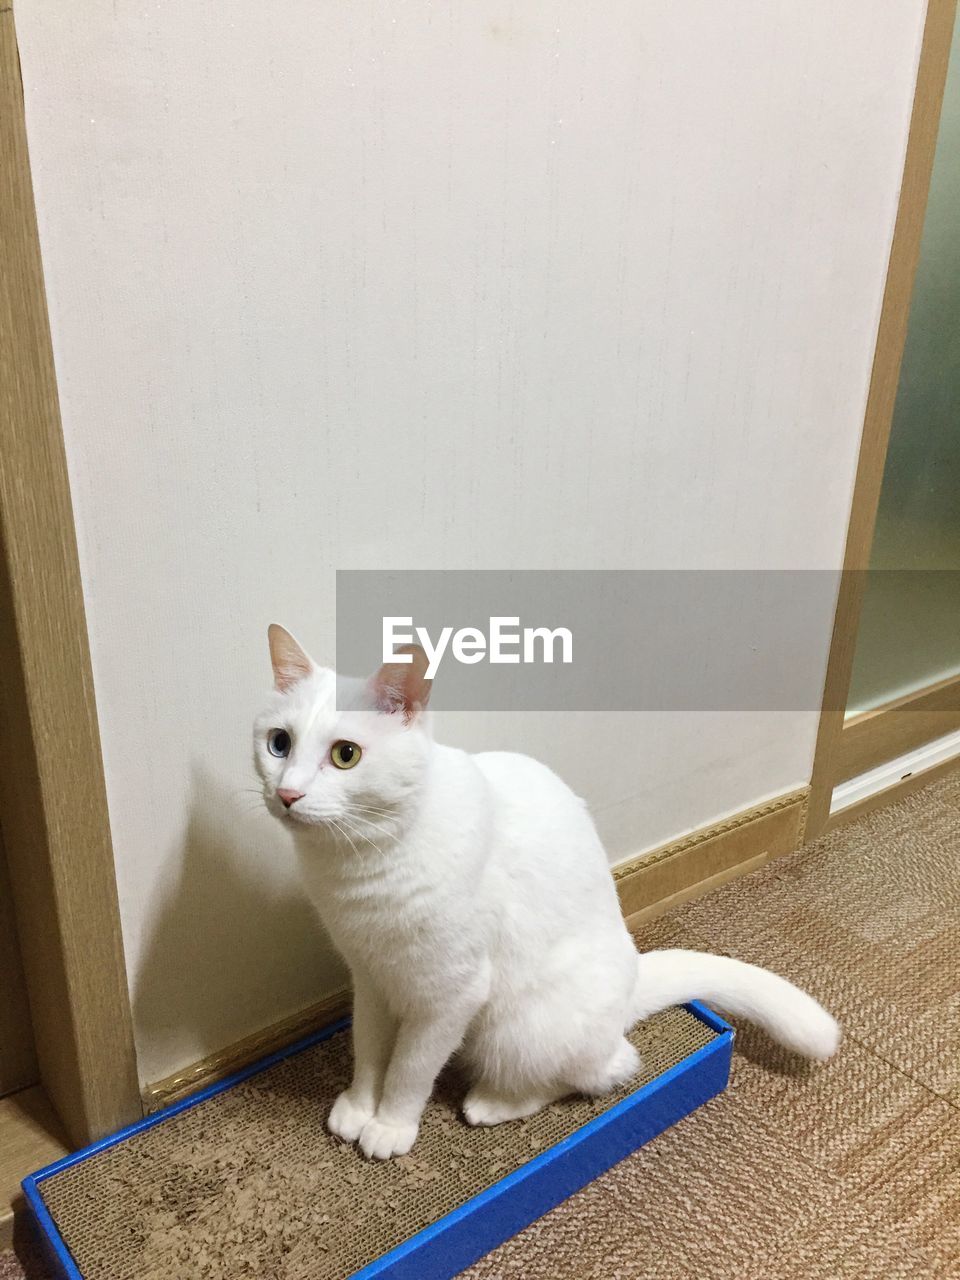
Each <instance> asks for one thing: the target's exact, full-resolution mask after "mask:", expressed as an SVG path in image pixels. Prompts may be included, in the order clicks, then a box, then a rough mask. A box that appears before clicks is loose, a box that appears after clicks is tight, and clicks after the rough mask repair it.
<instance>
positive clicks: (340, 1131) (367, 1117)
mask: <svg viewBox="0 0 960 1280" xmlns="http://www.w3.org/2000/svg"><path fill="white" fill-rule="evenodd" d="M373 1113H374V1109H373V1107H372V1106H365V1105H364V1104H363V1103H362V1102H357V1101H356V1100H355V1099H354V1098H353V1097H352V1096H351V1094H350V1090H349V1089H344V1091H343V1093H341V1095H340V1097H339V1098H338V1099H337V1100H336V1102H335V1103H334V1104H333V1106H332V1107H331V1108H330V1114H329V1115H328V1116H327V1128H328V1129H329V1130H330V1132H331V1133H332V1134H334V1135H335V1136H336V1137H338V1138H342V1139H343V1140H344V1142H356V1140H357V1139H358V1138H359V1137H360V1134H361V1133H362V1132H363V1128H364V1125H366V1124H369V1123H370V1121H371V1120H372V1119H373Z"/></svg>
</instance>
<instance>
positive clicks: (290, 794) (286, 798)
mask: <svg viewBox="0 0 960 1280" xmlns="http://www.w3.org/2000/svg"><path fill="white" fill-rule="evenodd" d="M277 795H278V796H279V797H280V799H281V800H282V801H283V807H284V808H285V809H289V808H290V806H291V805H292V804H293V803H294V802H295V801H297V800H302V799H303V796H304V793H303V792H302V791H290V790H288V789H287V788H286V787H277Z"/></svg>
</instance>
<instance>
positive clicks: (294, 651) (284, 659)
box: [267, 622, 313, 693]
mask: <svg viewBox="0 0 960 1280" xmlns="http://www.w3.org/2000/svg"><path fill="white" fill-rule="evenodd" d="M267 639H268V640H269V641H270V661H271V662H272V663H273V682H274V684H275V685H276V686H277V688H278V689H279V691H280V692H281V693H286V692H287V690H288V689H290V688H291V687H292V686H293V685H295V684H296V683H297V681H298V680H302V679H303V678H304V676H308V675H309V674H310V672H311V671H312V670H313V663H312V662H311V661H310V659H309V658H308V657H307V655H306V653H305V652H304V651H303V649H301V647H300V646H299V645H298V644H297V642H296V640H294V638H293V636H292V635H291V634H290V632H289V631H287V630H286V628H284V627H281V626H280V625H279V623H276V622H271V623H270V626H269V627H268V628H267Z"/></svg>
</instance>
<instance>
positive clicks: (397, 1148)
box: [360, 1116, 420, 1160]
mask: <svg viewBox="0 0 960 1280" xmlns="http://www.w3.org/2000/svg"><path fill="white" fill-rule="evenodd" d="M419 1128H420V1126H419V1124H386V1123H385V1122H384V1121H383V1120H378V1119H377V1118H376V1116H374V1117H373V1118H372V1119H371V1120H368V1121H367V1123H366V1124H365V1125H364V1126H363V1132H362V1133H361V1134H360V1150H361V1151H362V1152H363V1154H364V1155H365V1156H366V1157H367V1159H368V1160H389V1159H390V1157H391V1156H405V1155H406V1154H407V1152H408V1151H409V1150H410V1148H411V1147H412V1146H413V1144H414V1143H415V1142H416V1140H417V1132H418V1130H419Z"/></svg>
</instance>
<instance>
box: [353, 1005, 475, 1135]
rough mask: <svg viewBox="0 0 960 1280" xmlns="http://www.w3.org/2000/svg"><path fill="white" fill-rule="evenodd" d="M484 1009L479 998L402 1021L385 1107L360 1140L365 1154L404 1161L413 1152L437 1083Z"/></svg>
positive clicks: (385, 1087) (386, 1084) (382, 1103)
mask: <svg viewBox="0 0 960 1280" xmlns="http://www.w3.org/2000/svg"><path fill="white" fill-rule="evenodd" d="M480 1003H481V1001H480V998H479V997H478V998H475V999H474V998H471V997H470V996H467V997H465V998H464V997H461V998H460V999H458V1000H456V1001H454V1000H451V1001H450V1004H449V1006H448V1007H447V1008H445V1009H444V1010H442V1011H439V1012H432V1013H420V1014H417V1015H415V1016H408V1017H406V1018H404V1019H403V1021H402V1022H401V1024H400V1029H399V1031H398V1033H397V1042H396V1045H395V1046H394V1050H393V1054H392V1056H391V1058H390V1065H389V1067H388V1068H387V1075H386V1079H385V1080H384V1085H383V1095H382V1097H381V1099H380V1105H379V1106H378V1107H377V1111H376V1114H375V1115H374V1116H373V1117H372V1118H371V1119H370V1120H368V1121H367V1123H366V1124H365V1125H364V1127H363V1131H362V1132H361V1134H360V1149H361V1151H362V1152H363V1154H364V1155H365V1156H367V1157H368V1158H369V1159H373V1160H389V1159H390V1157H391V1156H403V1155H406V1154H407V1152H408V1151H409V1150H410V1148H411V1147H412V1146H413V1144H414V1142H415V1141H416V1139H417V1133H418V1131H419V1128H420V1117H421V1116H422V1114H423V1108H424V1107H425V1106H426V1104H427V1100H428V1098H429V1097H430V1093H431V1091H432V1089H433V1084H434V1081H435V1080H436V1078H437V1076H438V1075H439V1074H440V1070H441V1068H442V1067H443V1066H444V1064H445V1063H446V1062H447V1060H448V1059H449V1058H450V1056H451V1055H452V1054H453V1052H454V1050H455V1049H456V1048H457V1047H458V1046H459V1045H460V1043H461V1041H462V1040H463V1037H464V1035H465V1033H466V1030H467V1026H468V1024H469V1022H470V1019H471V1018H472V1017H473V1015H474V1013H476V1011H477V1009H478V1008H479V1006H480Z"/></svg>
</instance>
